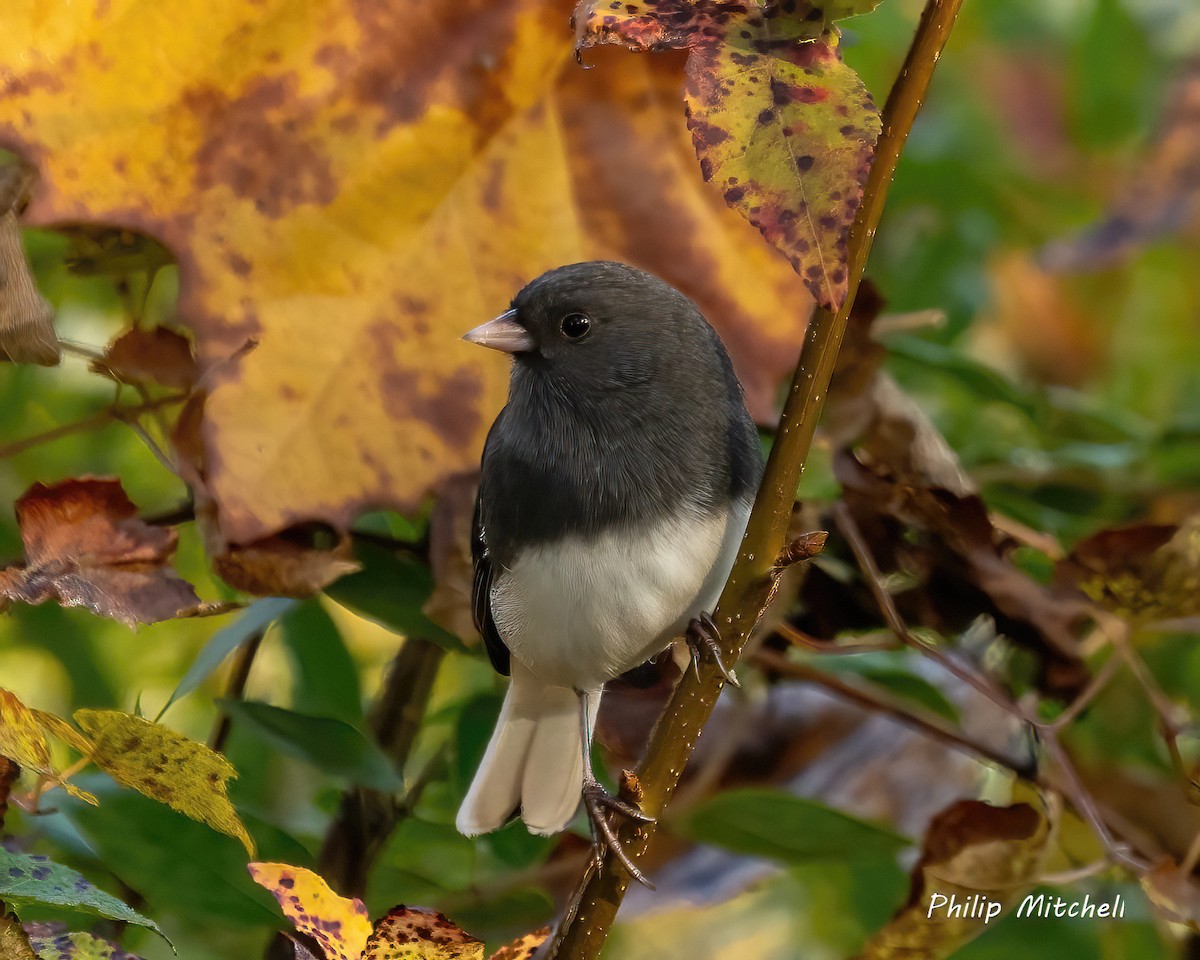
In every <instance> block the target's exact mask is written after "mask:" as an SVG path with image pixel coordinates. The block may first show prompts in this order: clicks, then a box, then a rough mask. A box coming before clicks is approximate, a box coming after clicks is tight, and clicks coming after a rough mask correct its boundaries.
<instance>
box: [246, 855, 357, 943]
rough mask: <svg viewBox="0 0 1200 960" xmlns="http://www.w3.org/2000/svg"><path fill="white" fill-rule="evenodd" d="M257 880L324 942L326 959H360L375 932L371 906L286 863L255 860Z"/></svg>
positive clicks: (300, 925)
mask: <svg viewBox="0 0 1200 960" xmlns="http://www.w3.org/2000/svg"><path fill="white" fill-rule="evenodd" d="M247 869H248V870H249V871H250V876H252V877H253V878H254V882H255V883H257V884H258V885H259V886H261V887H263V888H264V889H265V890H267V891H269V892H270V893H271V895H272V896H274V897H275V899H276V900H278V901H279V906H280V908H281V909H282V910H283V915H284V916H285V917H287V918H288V919H289V920H291V921H292V925H293V926H294V927H295V928H296V930H297V931H298V932H300V933H304V934H308V935H309V936H311V937H312V938H313V939H314V940H316V941H317V943H319V944H320V945H321V948H322V950H324V952H325V960H360V958H361V957H362V955H363V951H364V950H365V949H366V946H367V938H368V937H370V936H371V921H370V920H368V919H367V908H366V907H365V906H364V905H363V902H362V901H361V900H358V899H348V898H346V897H339V896H338V895H337V894H336V893H334V892H333V891H332V890H330V889H329V884H327V883H326V882H325V880H324V879H323V878H322V877H321V876H319V875H318V874H315V873H313V872H312V871H311V870H306V869H305V868H304V867H293V866H291V865H289V864H286V863H252V864H250V865H249V867H248V868H247Z"/></svg>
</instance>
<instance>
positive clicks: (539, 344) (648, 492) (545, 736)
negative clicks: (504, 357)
mask: <svg viewBox="0 0 1200 960" xmlns="http://www.w3.org/2000/svg"><path fill="white" fill-rule="evenodd" d="M463 339H464V340H466V341H468V342H470V343H474V344H478V345H481V346H484V347H490V348H492V349H495V350H499V351H503V352H505V353H508V354H511V356H512V369H511V375H510V380H509V390H508V400H507V403H506V404H505V406H504V407H503V409H502V410H501V411H500V413H499V415H498V416H497V417H496V420H495V422H494V423H493V425H492V427H491V430H490V431H489V433H488V436H487V440H486V442H485V444H484V450H483V456H482V461H481V466H480V484H479V493H478V496H477V499H476V506H475V515H474V522H473V525H472V535H471V552H472V559H473V563H474V582H473V589H472V602H473V616H474V621H475V626H476V628H477V629H478V630H479V632H480V634H481V635H482V636H483V640H484V645H485V647H486V649H487V653H488V656H489V658H490V660H491V662H492V665H493V666H494V667H495V669H496V670H497V671H498V672H499V673H501V674H504V675H509V676H510V677H511V683H510V685H509V687H508V690H507V693H506V695H505V698H504V703H503V706H502V707H501V710H500V716H499V719H498V720H497V723H496V727H495V730H494V732H493V734H492V737H491V740H490V741H489V743H488V746H487V749H486V751H485V753H484V756H483V760H482V762H481V763H480V765H479V768H478V771H477V773H476V774H475V777H474V779H473V781H472V783H471V786H470V787H469V789H468V791H467V793H466V796H465V797H464V799H463V801H462V804H461V807H460V809H459V813H458V817H457V820H456V825H457V828H458V830H459V831H460V832H461V833H463V834H465V835H468V836H476V835H479V834H483V833H488V832H490V831H492V830H496V829H498V828H499V827H501V826H503V825H504V824H505V823H507V822H508V821H510V820H511V819H513V818H514V817H515V816H517V815H519V816H520V817H521V818H522V819H523V820H524V822H525V824H526V827H527V828H528V829H529V830H530V831H531V832H533V833H538V834H545V835H549V834H553V833H557V832H559V831H561V830H563V829H565V828H566V827H567V825H568V824H569V822H570V821H571V820H572V819H573V817H574V815H575V813H576V811H577V809H578V807H579V805H580V802H581V801H582V802H583V804H584V806H585V809H586V811H587V815H588V821H589V825H590V828H591V832H592V838H593V843H594V848H595V850H596V856H597V860H598V862H599V857H600V855H601V854H602V853H603V850H604V847H605V846H607V847H609V848H611V849H612V850H613V853H614V855H615V856H616V857H617V859H618V860H619V861H620V862H621V864H622V865H623V866H624V867H625V869H626V870H628V871H629V873H630V874H631V876H633V877H634V878H635V879H637V880H640V881H641V882H643V883H647V885H649V882H648V881H647V880H646V878H645V876H644V875H643V874H642V873H641V871H640V870H638V869H637V867H636V866H635V865H634V864H633V863H632V862H631V860H630V858H629V857H628V856H627V855H626V854H625V852H624V851H623V850H622V849H621V846H620V844H619V843H618V841H617V838H616V834H615V831H614V830H613V828H612V825H611V824H610V822H609V813H610V812H611V813H615V814H619V815H624V816H627V817H630V818H633V819H634V820H638V821H641V822H649V821H650V818H649V817H647V816H645V815H644V814H643V813H642V811H641V810H640V809H639V808H637V807H636V806H635V805H634V804H631V803H628V802H626V801H624V800H621V799H619V798H617V797H614V796H612V795H610V794H609V793H608V792H607V791H606V790H605V789H604V788H603V787H602V786H601V785H600V783H599V782H598V781H597V779H596V777H595V774H594V771H593V769H592V762H591V749H590V748H591V741H592V734H593V730H594V728H595V723H596V716H597V712H598V710H599V707H600V700H601V695H602V693H603V689H604V685H605V683H606V682H607V681H609V680H611V679H613V678H615V677H618V676H620V675H621V674H622V673H624V672H626V671H629V670H631V669H633V668H635V667H637V666H639V665H641V664H643V663H644V662H646V661H647V660H649V659H651V658H654V657H655V656H657V655H658V654H660V653H662V652H663V651H664V650H665V649H667V648H668V647H669V646H670V645H671V644H672V642H673V641H674V640H676V639H677V638H680V637H681V636H682V637H686V642H687V644H688V646H689V647H690V648H691V654H692V658H693V660H694V661H695V662H696V663H697V665H698V663H699V658H701V657H703V656H711V657H713V658H715V659H716V662H717V665H718V667H719V668H720V670H721V671H722V673H723V674H724V675H725V676H726V677H727V678H728V679H730V680H734V682H736V681H735V678H734V676H733V674H732V673H731V672H730V671H729V670H728V669H727V667H726V665H725V664H724V661H723V660H722V658H721V653H720V650H721V648H720V643H719V633H718V630H717V625H716V623H715V622H714V621H713V619H712V616H711V614H712V611H713V608H714V606H715V605H716V602H717V599H718V598H719V596H720V593H721V590H722V588H723V587H724V584H725V581H726V579H727V578H728V576H729V573H730V570H731V568H732V566H733V562H734V560H735V558H736V556H737V551H738V547H739V545H740V543H741V539H742V537H743V534H744V532H745V528H746V522H747V519H748V517H749V514H750V509H751V505H752V502H753V498H754V495H755V493H756V491H757V488H758V484H759V480H760V478H761V475H762V470H763V462H762V451H761V446H760V444H759V440H758V432H757V429H756V427H755V424H754V421H753V420H752V419H751V417H750V414H749V412H748V411H747V409H746V404H745V396H744V393H743V390H742V387H741V384H740V382H739V381H738V378H737V376H736V374H735V372H734V368H733V364H732V362H731V361H730V359H729V355H728V353H727V352H726V350H725V346H724V344H723V343H722V341H721V338H720V337H719V336H718V334H717V332H716V331H715V330H714V329H713V328H712V327H711V326H710V325H709V323H708V321H707V320H706V319H705V317H704V315H703V314H702V313H701V311H700V309H699V308H698V307H697V306H696V304H694V303H693V302H692V301H691V300H689V299H688V298H687V297H686V296H684V294H682V293H681V292H679V291H678V290H676V289H675V288H674V287H672V286H671V285H670V284H668V283H666V282H665V281H663V280H661V279H659V278H658V277H656V276H653V275H651V274H649V273H646V272H644V271H642V270H640V269H637V268H636V267H633V266H629V265H626V264H622V263H616V262H608V261H590V262H585V263H575V264H570V265H567V266H562V267H559V268H557V269H553V270H550V271H548V272H547V273H544V274H542V275H541V276H539V277H538V278H537V279H535V280H533V281H532V282H530V283H528V284H527V285H526V286H525V287H524V288H523V289H521V290H520V292H519V293H517V295H516V296H515V297H514V298H513V300H512V302H511V305H510V307H509V309H508V310H506V311H505V312H503V313H502V314H500V315H499V316H498V317H496V318H495V319H494V320H491V321H489V322H487V323H485V324H483V325H481V326H478V327H476V328H474V329H472V330H470V331H469V332H467V333H466V334H465V335H464V336H463Z"/></svg>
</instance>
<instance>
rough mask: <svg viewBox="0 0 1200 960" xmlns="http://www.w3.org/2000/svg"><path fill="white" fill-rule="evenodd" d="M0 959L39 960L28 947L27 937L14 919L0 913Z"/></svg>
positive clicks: (31, 948) (18, 922) (19, 923)
mask: <svg viewBox="0 0 1200 960" xmlns="http://www.w3.org/2000/svg"><path fill="white" fill-rule="evenodd" d="M0 957H3V958H4V960H39V958H38V955H37V954H36V953H34V952H33V947H31V946H30V945H29V937H27V936H26V935H25V931H24V930H23V929H21V922H20V921H19V920H18V919H17V918H16V917H10V916H7V915H5V914H4V913H0Z"/></svg>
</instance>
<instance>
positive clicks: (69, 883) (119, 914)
mask: <svg viewBox="0 0 1200 960" xmlns="http://www.w3.org/2000/svg"><path fill="white" fill-rule="evenodd" d="M0 900H3V901H4V902H5V903H8V904H11V905H12V906H13V907H15V908H17V909H18V910H19V909H20V908H21V907H23V906H28V905H30V904H38V905H41V906H50V907H66V908H68V909H70V910H75V911H78V912H80V913H90V914H92V915H93V916H97V917H105V918H107V919H109V920H119V921H121V922H123V923H133V924H137V925H138V926H139V927H146V928H148V929H150V930H153V931H154V932H155V933H157V934H158V935H159V936H160V937H162V938H163V939H164V940H166V939H167V937H166V934H164V933H163V932H162V930H160V929H159V927H158V924H156V923H155V922H154V921H153V920H151V919H150V918H149V917H144V916H142V915H141V914H140V913H138V912H137V911H136V910H134V909H133V908H132V907H130V906H127V905H126V904H124V903H122V902H121V901H120V900H118V899H117V898H116V897H114V896H112V895H111V894H108V893H105V892H104V891H103V890H100V889H97V888H96V887H94V886H92V885H91V884H90V883H89V882H88V881H87V880H86V879H85V878H84V876H83V875H82V874H80V873H76V872H75V871H74V870H72V869H70V868H69V867H64V866H62V865H61V864H57V863H52V862H51V861H50V860H49V859H48V858H46V857H42V856H36V855H32V856H26V855H24V854H20V853H9V852H8V851H7V850H5V849H4V848H3V847H0ZM167 942H168V943H169V942H170V941H169V940H168V941H167Z"/></svg>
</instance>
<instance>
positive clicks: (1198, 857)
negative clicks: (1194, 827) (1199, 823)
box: [1179, 832, 1200, 877]
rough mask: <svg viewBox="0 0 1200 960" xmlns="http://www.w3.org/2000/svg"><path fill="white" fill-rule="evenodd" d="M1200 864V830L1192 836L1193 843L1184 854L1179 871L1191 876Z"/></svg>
mask: <svg viewBox="0 0 1200 960" xmlns="http://www.w3.org/2000/svg"><path fill="white" fill-rule="evenodd" d="M1197 864H1200V832H1197V834H1196V835H1195V836H1194V837H1192V845H1191V846H1190V847H1188V852H1187V853H1186V854H1184V857H1183V862H1182V863H1180V864H1179V872H1180V873H1182V874H1183V875H1184V876H1185V877H1190V876H1191V875H1192V873H1193V872H1194V871H1195V869H1196V865H1197Z"/></svg>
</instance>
